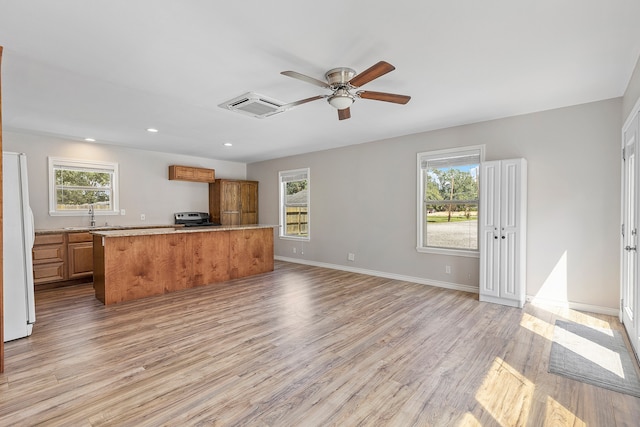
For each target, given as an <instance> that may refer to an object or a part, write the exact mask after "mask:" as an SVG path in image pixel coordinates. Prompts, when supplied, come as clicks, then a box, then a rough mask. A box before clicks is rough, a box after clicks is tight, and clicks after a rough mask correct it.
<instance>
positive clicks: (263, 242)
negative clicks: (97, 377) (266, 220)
mask: <svg viewBox="0 0 640 427" xmlns="http://www.w3.org/2000/svg"><path fill="white" fill-rule="evenodd" d="M274 227H275V226H273V225H260V224H256V225H234V226H218V227H185V228H182V227H176V228H174V227H166V228H154V229H134V230H111V231H94V232H92V234H93V264H94V265H93V277H94V279H93V280H94V288H95V293H96V298H97V299H98V300H100V301H101V302H102V303H104V304H107V305H108V304H114V303H118V302H123V301H131V300H135V299H139V298H145V297H149V296H154V295H162V294H164V293H168V292H175V291H179V290H182V289H188V288H193V287H196V286H202V285H207V284H211V283H216V282H222V281H225V280H230V279H236V278H240V277H246V276H252V275H254V274H260V273H266V272H269V271H273V229H274Z"/></svg>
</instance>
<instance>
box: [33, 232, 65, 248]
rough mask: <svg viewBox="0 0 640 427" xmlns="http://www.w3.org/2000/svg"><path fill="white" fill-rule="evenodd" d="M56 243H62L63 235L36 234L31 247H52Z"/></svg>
mask: <svg viewBox="0 0 640 427" xmlns="http://www.w3.org/2000/svg"><path fill="white" fill-rule="evenodd" d="M56 243H59V244H62V243H64V234H37V235H36V238H35V240H34V242H33V245H34V246H37V245H53V244H56Z"/></svg>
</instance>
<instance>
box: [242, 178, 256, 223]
mask: <svg viewBox="0 0 640 427" xmlns="http://www.w3.org/2000/svg"><path fill="white" fill-rule="evenodd" d="M240 211H241V221H242V224H257V223H258V183H257V182H249V181H248V182H242V183H241V184H240Z"/></svg>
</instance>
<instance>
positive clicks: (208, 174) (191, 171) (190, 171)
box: [169, 165, 216, 182]
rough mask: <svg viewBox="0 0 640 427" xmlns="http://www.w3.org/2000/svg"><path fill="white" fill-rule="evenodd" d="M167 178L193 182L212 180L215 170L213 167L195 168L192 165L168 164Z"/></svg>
mask: <svg viewBox="0 0 640 427" xmlns="http://www.w3.org/2000/svg"><path fill="white" fill-rule="evenodd" d="M169 179H172V180H173V179H176V180H180V181H194V182H214V181H215V179H216V171H215V170H213V169H206V168H197V167H192V166H178V165H171V166H169Z"/></svg>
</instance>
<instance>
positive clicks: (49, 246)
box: [33, 233, 67, 285]
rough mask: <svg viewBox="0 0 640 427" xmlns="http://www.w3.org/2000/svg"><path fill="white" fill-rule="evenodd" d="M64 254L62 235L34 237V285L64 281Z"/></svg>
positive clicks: (64, 247) (64, 242) (63, 236)
mask: <svg viewBox="0 0 640 427" xmlns="http://www.w3.org/2000/svg"><path fill="white" fill-rule="evenodd" d="M66 252H67V251H66V239H65V234H64V233H59V234H42V235H36V238H35V241H34V243H33V282H34V284H35V285H39V284H42V283H49V282H57V281H60V280H65V279H66V268H65V267H66Z"/></svg>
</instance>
